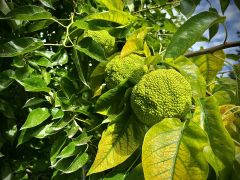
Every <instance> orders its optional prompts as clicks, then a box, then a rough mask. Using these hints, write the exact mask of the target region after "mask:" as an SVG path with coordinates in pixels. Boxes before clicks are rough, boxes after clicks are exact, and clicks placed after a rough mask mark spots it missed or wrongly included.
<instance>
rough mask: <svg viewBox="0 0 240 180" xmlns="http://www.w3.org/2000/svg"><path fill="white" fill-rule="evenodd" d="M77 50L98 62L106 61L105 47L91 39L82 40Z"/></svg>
mask: <svg viewBox="0 0 240 180" xmlns="http://www.w3.org/2000/svg"><path fill="white" fill-rule="evenodd" d="M75 48H76V49H77V50H78V51H80V52H82V53H84V54H86V55H87V56H89V57H91V58H93V59H95V60H97V61H100V62H101V61H105V60H106V57H105V52H104V49H103V47H102V46H101V45H100V44H98V43H97V42H96V41H94V40H93V39H92V38H90V37H86V38H84V39H82V40H81V41H80V43H79V44H78V45H76V46H75Z"/></svg>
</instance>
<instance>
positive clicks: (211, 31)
mask: <svg viewBox="0 0 240 180" xmlns="http://www.w3.org/2000/svg"><path fill="white" fill-rule="evenodd" d="M209 11H211V12H215V13H218V11H217V10H216V9H215V8H209ZM218 28H219V24H214V25H212V26H211V27H210V28H209V40H211V39H212V38H213V37H214V36H215V35H216V34H217V32H218Z"/></svg>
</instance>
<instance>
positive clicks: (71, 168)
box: [53, 152, 89, 173]
mask: <svg viewBox="0 0 240 180" xmlns="http://www.w3.org/2000/svg"><path fill="white" fill-rule="evenodd" d="M88 159H89V156H88V154H87V153H85V152H84V153H83V154H81V153H79V154H78V155H77V156H76V157H75V158H67V159H61V160H60V161H58V162H57V163H56V165H54V166H53V167H54V168H56V169H58V170H60V171H62V172H64V173H72V172H75V171H77V170H78V169H80V168H82V167H83V166H84V165H85V164H86V163H87V162H88Z"/></svg>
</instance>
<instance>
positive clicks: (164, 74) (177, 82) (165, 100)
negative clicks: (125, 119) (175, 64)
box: [131, 69, 192, 126]
mask: <svg viewBox="0 0 240 180" xmlns="http://www.w3.org/2000/svg"><path fill="white" fill-rule="evenodd" d="M191 99H192V92H191V86H190V84H189V83H188V81H187V80H186V79H185V78H184V77H183V76H182V75H181V74H180V73H179V72H177V71H175V70H173V69H159V70H155V71H152V72H150V73H148V74H146V75H145V76H143V77H142V79H141V80H140V81H139V83H138V84H136V85H135V86H134V88H133V91H132V94H131V106H132V109H133V111H134V113H135V114H136V115H137V117H138V118H139V119H140V120H141V121H142V122H143V123H145V124H147V125H150V126H151V125H153V124H155V123H157V122H159V121H161V120H162V119H164V118H170V117H176V118H182V117H184V116H185V115H186V113H187V112H188V111H189V110H190V108H191Z"/></svg>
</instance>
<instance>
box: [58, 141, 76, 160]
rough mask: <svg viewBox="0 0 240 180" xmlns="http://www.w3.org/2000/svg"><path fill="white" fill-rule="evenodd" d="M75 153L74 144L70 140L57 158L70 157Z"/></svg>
mask: <svg viewBox="0 0 240 180" xmlns="http://www.w3.org/2000/svg"><path fill="white" fill-rule="evenodd" d="M76 153H77V149H76V145H75V144H74V143H73V142H70V143H69V144H68V145H66V146H65V147H64V148H63V150H62V151H61V152H60V153H59V154H58V156H57V158H60V159H63V158H67V157H71V156H74V155H76Z"/></svg>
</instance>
